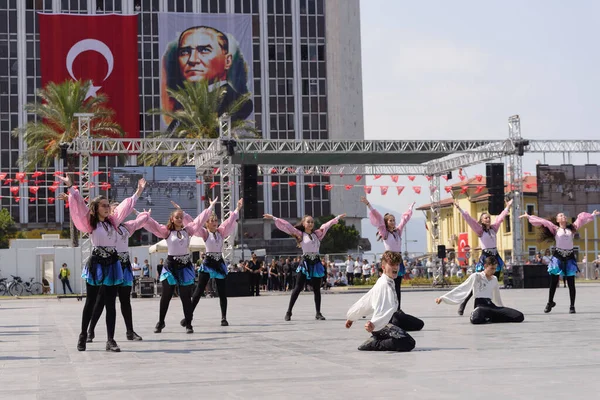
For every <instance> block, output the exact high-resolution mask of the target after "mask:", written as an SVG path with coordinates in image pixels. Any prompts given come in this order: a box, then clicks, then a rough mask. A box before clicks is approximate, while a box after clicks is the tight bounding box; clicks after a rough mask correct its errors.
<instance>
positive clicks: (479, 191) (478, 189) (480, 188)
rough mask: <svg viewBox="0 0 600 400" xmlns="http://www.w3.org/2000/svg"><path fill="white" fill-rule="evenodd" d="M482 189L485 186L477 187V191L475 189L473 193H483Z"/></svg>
mask: <svg viewBox="0 0 600 400" xmlns="http://www.w3.org/2000/svg"><path fill="white" fill-rule="evenodd" d="M484 187H485V186H483V185H482V186H477V189H475V193H477V194H479V193H481V192H483V188H484Z"/></svg>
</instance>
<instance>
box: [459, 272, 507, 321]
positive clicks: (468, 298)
mask: <svg viewBox="0 0 600 400" xmlns="http://www.w3.org/2000/svg"><path fill="white" fill-rule="evenodd" d="M494 276H495V277H496V279H498V280H499V279H500V271H496V272H494ZM471 297H473V291H472V290H471V292H470V293H469V295H468V296H467V298H466V299H465V300H464V301H463V302H462V303H461V304H460V306H459V307H458V311H459V312H460V313H463V312H464V311H465V307H466V306H467V303H468V302H469V300H471ZM475 307H477V306H475Z"/></svg>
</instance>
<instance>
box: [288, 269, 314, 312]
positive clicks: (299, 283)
mask: <svg viewBox="0 0 600 400" xmlns="http://www.w3.org/2000/svg"><path fill="white" fill-rule="evenodd" d="M321 279H322V278H311V279H310V281H309V283H310V285H311V286H312V289H313V293H314V295H315V309H316V310H317V314H319V313H320V312H321ZM307 281H308V279H306V275H305V274H303V273H298V275H296V287H294V290H293V291H292V296H291V297H290V304H289V305H288V312H289V313H291V312H292V308H294V304H296V300H298V296H299V295H300V292H301V291H302V289H304V285H305V284H306V283H307Z"/></svg>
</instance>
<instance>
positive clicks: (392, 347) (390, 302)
mask: <svg viewBox="0 0 600 400" xmlns="http://www.w3.org/2000/svg"><path fill="white" fill-rule="evenodd" d="M397 310H398V297H397V296H396V292H395V288H394V280H393V279H392V278H390V277H389V276H387V275H385V274H383V275H381V277H380V278H379V279H378V280H377V282H376V283H375V285H374V286H373V287H372V288H371V290H369V291H368V292H367V293H366V294H365V295H364V296H363V297H361V298H360V299H359V300H358V301H357V302H356V303H354V305H352V307H350V309H349V310H348V313H347V315H346V319H347V320H349V321H353V322H354V321H358V320H359V319H360V318H361V317H363V316H371V315H372V316H371V318H370V321H371V323H372V324H373V326H374V329H373V332H372V336H371V337H370V338H369V339H368V340H367V341H366V342H364V343H363V344H362V345H360V346H359V347H358V350H363V351H411V350H412V349H414V348H415V340H414V339H413V338H412V337H411V336H410V335H409V334H408V333H406V331H405V329H403V328H402V326H403V325H406V321H405V319H406V314H403V313H402V312H400V311H397Z"/></svg>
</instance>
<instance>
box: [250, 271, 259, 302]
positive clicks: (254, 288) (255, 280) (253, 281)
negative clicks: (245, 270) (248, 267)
mask: <svg viewBox="0 0 600 400" xmlns="http://www.w3.org/2000/svg"><path fill="white" fill-rule="evenodd" d="M250 295H251V296H260V274H254V273H251V274H250Z"/></svg>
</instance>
